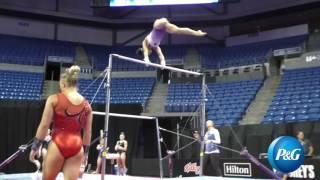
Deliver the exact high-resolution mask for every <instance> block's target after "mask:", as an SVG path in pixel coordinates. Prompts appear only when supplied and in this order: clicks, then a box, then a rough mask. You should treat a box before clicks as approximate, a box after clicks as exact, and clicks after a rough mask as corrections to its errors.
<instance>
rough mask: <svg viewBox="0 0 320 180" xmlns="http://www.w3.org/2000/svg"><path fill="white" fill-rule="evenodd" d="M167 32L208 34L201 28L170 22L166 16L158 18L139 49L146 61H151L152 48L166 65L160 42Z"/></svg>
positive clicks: (194, 34) (162, 63)
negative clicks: (180, 25) (179, 25)
mask: <svg viewBox="0 0 320 180" xmlns="http://www.w3.org/2000/svg"><path fill="white" fill-rule="evenodd" d="M167 33H169V34H182V35H192V36H205V35H206V34H207V33H205V32H203V31H201V30H198V31H195V30H192V29H190V28H186V27H178V26H176V25H174V24H172V23H170V22H169V21H168V19H166V18H160V19H156V20H155V21H154V24H153V29H152V31H151V32H150V33H149V34H148V35H147V37H146V38H145V39H144V40H143V42H142V48H139V49H138V51H137V53H138V54H140V55H143V57H144V61H146V62H150V60H149V55H150V54H151V52H152V50H155V51H156V53H157V54H158V57H159V59H160V63H161V65H166V61H165V57H164V55H163V53H162V51H161V48H160V43H161V41H162V39H163V38H164V36H165V35H166V34H167Z"/></svg>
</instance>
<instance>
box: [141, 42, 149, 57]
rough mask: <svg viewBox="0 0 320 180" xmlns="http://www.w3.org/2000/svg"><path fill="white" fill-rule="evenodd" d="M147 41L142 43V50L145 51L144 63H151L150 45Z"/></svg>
mask: <svg viewBox="0 0 320 180" xmlns="http://www.w3.org/2000/svg"><path fill="white" fill-rule="evenodd" d="M147 43H148V42H147V39H146V38H145V39H144V40H143V41H142V49H143V59H144V61H146V62H150V60H149V49H148V44H147Z"/></svg>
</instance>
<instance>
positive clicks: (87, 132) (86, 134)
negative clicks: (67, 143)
mask: <svg viewBox="0 0 320 180" xmlns="http://www.w3.org/2000/svg"><path fill="white" fill-rule="evenodd" d="M91 131H92V110H91V107H90V113H89V115H88V118H87V122H86V125H85V127H84V129H83V145H84V146H90V142H91Z"/></svg>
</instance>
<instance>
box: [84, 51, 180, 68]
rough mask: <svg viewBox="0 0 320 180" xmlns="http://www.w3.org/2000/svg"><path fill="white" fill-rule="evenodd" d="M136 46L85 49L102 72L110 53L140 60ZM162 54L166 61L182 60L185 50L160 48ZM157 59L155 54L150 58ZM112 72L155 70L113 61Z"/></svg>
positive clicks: (95, 66)
mask: <svg viewBox="0 0 320 180" xmlns="http://www.w3.org/2000/svg"><path fill="white" fill-rule="evenodd" d="M138 48H139V47H138V46H120V47H108V46H95V45H85V49H86V51H87V53H88V56H89V57H90V59H92V60H93V64H94V65H93V66H94V68H95V69H97V70H104V69H105V68H106V67H107V65H108V55H109V54H110V53H115V54H120V55H124V56H128V57H133V58H137V59H142V57H138V56H137V54H136V50H137V49H138ZM162 50H163V53H165V55H166V58H167V59H178V58H180V59H183V57H184V55H185V54H186V48H184V47H182V46H181V47H180V46H179V47H174V48H172V47H167V46H164V47H162ZM158 59H159V58H158V57H157V55H156V53H155V52H153V53H152V54H151V56H150V60H151V61H152V62H158ZM113 70H114V71H153V70H155V68H153V67H146V66H144V65H140V64H136V63H131V62H127V61H123V60H116V61H113Z"/></svg>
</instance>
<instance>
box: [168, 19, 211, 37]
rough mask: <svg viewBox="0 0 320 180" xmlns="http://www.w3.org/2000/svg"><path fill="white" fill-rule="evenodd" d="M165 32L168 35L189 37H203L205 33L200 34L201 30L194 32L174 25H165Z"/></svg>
mask: <svg viewBox="0 0 320 180" xmlns="http://www.w3.org/2000/svg"><path fill="white" fill-rule="evenodd" d="M166 31H167V33H170V34H181V35H191V36H205V35H206V34H207V33H205V32H202V31H201V30H198V31H195V30H193V29H190V28H187V27H178V26H176V25H174V24H171V23H169V22H168V23H167V24H166Z"/></svg>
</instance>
